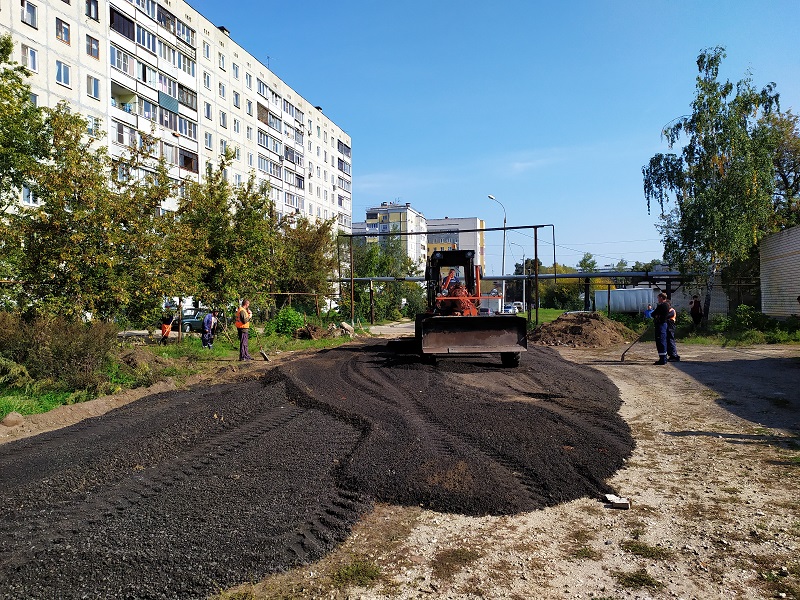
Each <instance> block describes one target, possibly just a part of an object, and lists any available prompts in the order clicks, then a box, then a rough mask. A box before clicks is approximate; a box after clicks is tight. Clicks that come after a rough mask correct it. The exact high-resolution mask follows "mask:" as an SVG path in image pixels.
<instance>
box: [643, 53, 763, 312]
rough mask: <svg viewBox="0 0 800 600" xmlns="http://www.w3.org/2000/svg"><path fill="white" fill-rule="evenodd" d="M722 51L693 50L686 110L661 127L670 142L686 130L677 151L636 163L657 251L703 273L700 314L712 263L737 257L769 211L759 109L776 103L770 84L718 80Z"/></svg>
mask: <svg viewBox="0 0 800 600" xmlns="http://www.w3.org/2000/svg"><path fill="white" fill-rule="evenodd" d="M723 58H725V51H724V48H721V47H717V48H714V49H708V50H705V51H703V52H701V53H700V55H699V56H698V59H697V68H698V71H699V75H698V77H697V80H696V91H695V98H694V101H693V102H692V114H691V115H687V116H683V117H680V118H678V119H677V120H676V121H674V122H673V124H672V125H670V126H668V127H667V128H665V129H664V131H663V132H662V133H663V135H664V137H665V138H666V140H667V143H668V145H669V148H670V149H672V148H673V147H674V146H675V145H676V144H677V143H678V141H679V140H680V139H681V137H682V136H684V135H685V136H686V137H687V138H688V139H687V143H686V145H685V146H684V147H683V149H682V151H681V153H680V155H676V154H661V153H659V154H656V155H655V156H654V157H653V158H651V159H650V162H649V164H648V165H646V166H645V167H643V168H642V174H643V176H644V194H645V198H646V200H647V208H648V212H649V211H650V209H651V203H652V202H653V201H656V202H658V204H659V206H660V208H661V217H660V218H661V224H660V225H659V229H660V232H661V236H662V239H663V242H664V258H665V259H666V260H667V261H668V262H670V263H672V264H674V265H677V266H678V267H679V268H680V269H681V271H683V272H694V273H697V274H701V276H702V277H703V278H704V279H705V283H706V298H705V310H704V319H705V318H707V317H706V315H708V309H709V308H710V304H711V289H712V287H713V284H714V279H715V277H716V275H717V274H718V273H719V271H720V269H721V268H723V267H724V266H726V265H728V264H730V263H731V262H732V261H735V260H742V259H745V258H746V257H747V256H748V254H749V253H750V252H751V250H752V249H753V247H754V246H755V245H756V244H757V243H758V241H759V240H760V239H761V237H762V236H763V235H764V234H765V233H766V232H767V231H769V228H770V224H771V223H772V222H773V218H774V208H773V201H772V199H773V189H774V186H775V173H774V166H773V157H774V150H775V142H774V135H771V129H770V127H769V126H768V124H767V123H766V121H765V120H764V117H765V116H766V115H769V114H770V113H772V111H773V109H774V108H776V107H777V104H778V96H777V94H776V93H775V92H774V87H775V86H774V84H769V85H767V86H766V87H765V88H764V89H762V90H761V91H758V90H757V89H756V88H755V87H754V86H753V84H752V81H751V80H750V78H749V77H748V78H745V79H743V80H741V81H739V82H738V83H737V84H736V85H735V86H734V85H733V84H732V83H730V82H729V81H725V82H721V81H719V66H720V63H721V62H722V60H723ZM670 203H673V204H672V206H671V208H669V209H668V205H670Z"/></svg>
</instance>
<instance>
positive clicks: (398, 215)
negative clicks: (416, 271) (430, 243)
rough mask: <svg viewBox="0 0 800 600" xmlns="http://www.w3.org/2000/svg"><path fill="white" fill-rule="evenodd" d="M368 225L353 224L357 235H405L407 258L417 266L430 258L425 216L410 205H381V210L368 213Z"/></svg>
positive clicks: (377, 238)
mask: <svg viewBox="0 0 800 600" xmlns="http://www.w3.org/2000/svg"><path fill="white" fill-rule="evenodd" d="M366 216H367V218H366V221H363V222H359V223H353V233H354V234H367V235H369V234H376V233H392V232H396V233H404V234H414V233H416V234H417V235H402V236H400V241H401V243H402V244H403V248H404V249H405V251H406V254H408V257H409V258H410V259H411V260H412V261H413V262H414V263H415V264H418V265H424V264H425V260H426V259H427V258H428V250H427V239H426V236H425V232H426V231H427V225H426V219H425V215H423V214H422V213H421V212H419V211H417V210H414V209H413V208H412V207H411V203H410V202H406V203H405V204H401V203H399V202H382V203H381V205H380V206H374V207H372V208H368V209H367V215H366ZM379 240H380V237H379V236H373V237H367V242H369V243H373V242H377V241H379Z"/></svg>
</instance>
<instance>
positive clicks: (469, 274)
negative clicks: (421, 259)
mask: <svg viewBox="0 0 800 600" xmlns="http://www.w3.org/2000/svg"><path fill="white" fill-rule="evenodd" d="M480 281H481V271H480V266H479V265H476V264H475V252H474V251H473V250H442V251H436V252H434V253H433V254H432V255H431V256H430V258H429V259H428V262H427V265H426V268H425V286H426V291H427V310H426V311H425V312H424V313H421V314H418V315H417V318H416V323H415V336H416V343H417V347H418V349H419V352H420V354H421V355H422V357H423V358H425V359H427V360H429V361H433V362H435V360H436V357H437V356H449V355H454V354H487V353H499V354H500V360H501V362H502V364H503V366H506V367H516V366H519V361H520V356H521V353H522V352H525V351H527V349H528V337H527V332H528V322H527V320H526V319H524V318H523V317H519V316H516V315H500V314H487V312H486V311H484V313H483V314H481V313H480V312H479V308H480V306H481V299H482V298H481V295H480V287H481V286H480ZM483 299H484V300H485V299H486V297H485V296H484V297H483ZM501 302H502V299H501ZM489 313H491V311H489Z"/></svg>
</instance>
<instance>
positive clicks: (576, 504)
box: [0, 345, 800, 600]
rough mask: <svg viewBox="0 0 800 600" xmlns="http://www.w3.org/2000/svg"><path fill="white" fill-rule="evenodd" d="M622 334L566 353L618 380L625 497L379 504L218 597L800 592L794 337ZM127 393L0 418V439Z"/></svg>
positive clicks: (96, 410)
mask: <svg viewBox="0 0 800 600" xmlns="http://www.w3.org/2000/svg"><path fill="white" fill-rule="evenodd" d="M624 348H625V346H614V347H611V348H594V349H578V348H560V349H559V352H560V353H561V354H562V356H563V357H564V358H566V359H568V360H570V361H573V362H576V363H579V364H585V365H588V366H591V367H592V368H594V369H597V370H598V371H600V372H601V373H603V374H605V375H606V376H607V377H609V378H610V380H611V381H612V382H613V383H614V384H615V385H616V386H617V387H618V388H619V390H620V394H621V399H622V406H621V409H620V414H621V416H622V417H623V418H624V419H625V421H626V422H627V423H628V424H629V426H630V428H631V430H632V433H633V437H634V439H635V441H636V448H635V449H634V451H633V454H632V456H631V457H630V458H629V460H628V461H627V464H626V465H625V467H624V468H622V469H621V470H619V471H618V472H617V473H616V474H614V475H613V476H612V477H611V478H610V479H609V480H608V481H607V483H608V484H609V485H610V486H611V487H612V488H614V489H615V490H617V492H618V494H619V495H621V496H626V497H627V498H628V499H629V500H630V502H631V508H630V510H620V509H613V508H611V507H610V506H609V505H607V504H605V503H603V502H602V501H601V500H600V499H598V498H580V499H578V500H573V501H571V502H568V503H565V504H560V505H557V506H553V507H547V508H544V509H542V510H535V511H532V512H526V513H522V514H516V515H512V516H500V517H467V516H463V515H455V514H448V513H443V512H435V511H430V510H426V509H423V508H419V507H399V506H396V505H390V504H378V505H377V506H376V507H375V509H374V510H373V511H372V512H371V513H369V514H368V515H366V516H365V517H364V519H363V520H362V521H361V522H360V523H359V524H358V525H357V526H356V527H355V528H354V530H353V533H352V535H351V536H350V537H349V538H348V539H347V540H346V541H345V543H344V544H342V546H341V547H339V548H338V549H337V550H336V551H334V552H333V553H331V554H330V555H329V556H327V557H326V558H324V559H323V560H321V561H319V562H316V563H313V564H311V565H307V566H305V567H302V568H298V569H295V570H293V571H290V572H288V573H285V574H281V575H277V576H273V577H270V578H268V579H267V580H265V581H263V582H260V583H258V584H254V585H247V586H245V587H243V588H240V589H238V590H232V591H229V592H223V593H222V596H223V597H224V596H232V595H233V594H234V593H237V592H238V593H243V594H245V595H244V596H241V597H265V598H268V597H269V598H271V597H296V598H312V597H319V598H362V599H364V600H368V599H377V598H398V599H407V598H454V599H455V598H543V599H549V598H595V599H597V598H642V599H646V598H685V599H689V598H697V599H705V598H775V597H783V598H800V559H798V552H797V551H798V547H800V496H799V495H798V493H797V489H798V482H799V481H800V441H799V440H798V438H797V436H798V433H800V392H798V390H800V350H799V349H798V348H797V347H778V346H769V347H757V348H748V349H732V348H716V347H697V346H681V347H680V350H681V356H682V358H683V361H682V362H681V363H679V364H670V365H667V366H665V367H657V366H653V365H652V361H653V359H654V351H653V348H651V347H650V345H637V346H635V347H634V348H632V349H631V350H630V352H628V354H627V355H626V359H625V361H624V362H620V355H621V353H622V350H623V349H624ZM266 364H267V363H264V366H262V365H254V368H265V365H266ZM223 371H224V372H222V373H220V374H219V377H220V378H225V377H230V376H231V374H230V371H229V370H227V369H226V370H223ZM162 385H166V386H170V384H169V383H167V384H162ZM136 396H137V394H130V395H129V396H128V397H127V401H130V400H132V399H135V397H136ZM124 401H126V400H125V399H123V398H120V397H117V398H116V399H101V400H98V401H94V404H93V403H85V404H84V405H76V406H73V407H65V409H64V410H61V411H53V412H51V413H49V414H48V415H42V416H41V417H39V418H37V419H36V420H34V419H30V420H29V422H28V423H26V425H23V426H20V427H16V428H13V429H12V430H9V431H3V428H2V427H0V440H7V439H13V438H17V437H20V436H25V435H30V434H31V433H36V432H38V431H45V430H49V429H53V428H55V427H58V426H60V425H62V424H67V423H71V422H76V421H77V420H80V419H81V418H83V417H82V416H81V414H82V412H84V411H85V414H84V415H83V416H92V415H95V414H100V413H101V412H103V410H104V409H105V410H108V409H109V408H113V407H114V406H117V405H119V404H120V403H122V402H124ZM4 434H5V437H3V435H4ZM365 563H366V564H370V565H373V564H374V565H377V566H379V567H380V570H381V574H380V576H379V577H378V578H377V579H376V580H375V581H373V582H372V584H371V585H370V586H369V587H354V586H352V585H349V584H348V583H347V578H342V576H341V573H342V572H343V570H342V567H343V566H347V565H353V564H365Z"/></svg>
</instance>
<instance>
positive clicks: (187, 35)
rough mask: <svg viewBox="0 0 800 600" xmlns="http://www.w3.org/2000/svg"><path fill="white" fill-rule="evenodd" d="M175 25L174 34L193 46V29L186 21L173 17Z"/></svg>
mask: <svg viewBox="0 0 800 600" xmlns="http://www.w3.org/2000/svg"><path fill="white" fill-rule="evenodd" d="M175 21H176V24H177V27H176V32H175V33H176V35H177V36H178V37H179V38H181V39H182V40H183V41H184V42H186V43H187V44H189V45H190V46H191V47H192V48H194V29H192V28H191V27H189V26H188V25H187V24H186V23H184V22H183V21H181V20H180V19H175Z"/></svg>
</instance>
